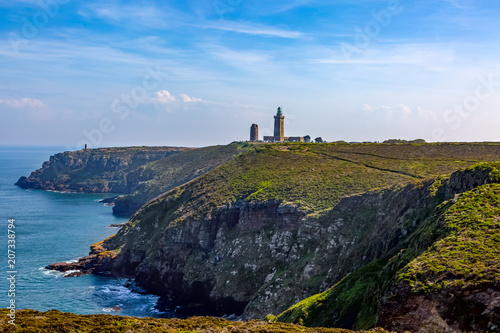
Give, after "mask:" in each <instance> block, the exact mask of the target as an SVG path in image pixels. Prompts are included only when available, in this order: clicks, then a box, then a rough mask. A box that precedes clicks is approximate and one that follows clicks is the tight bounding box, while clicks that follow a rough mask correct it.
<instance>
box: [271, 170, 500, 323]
mask: <svg viewBox="0 0 500 333" xmlns="http://www.w3.org/2000/svg"><path fill="white" fill-rule="evenodd" d="M499 167H500V164H499V163H494V164H487V163H482V164H478V165H476V166H474V167H471V168H469V169H467V170H465V171H460V172H456V173H454V174H453V175H452V176H451V177H449V178H441V179H438V180H436V181H435V182H434V184H433V185H432V186H431V188H430V189H429V190H430V191H429V193H428V195H427V198H428V199H427V200H428V202H429V203H431V205H430V208H431V210H429V212H430V213H431V214H426V215H425V216H423V217H424V220H423V221H422V222H421V223H420V225H419V226H418V227H417V228H414V231H412V232H409V233H408V237H407V238H406V239H405V240H404V241H402V242H400V245H399V246H396V247H395V248H393V249H392V251H389V252H387V253H386V255H383V256H381V257H380V258H379V259H377V260H375V261H373V262H371V263H370V264H368V265H364V266H362V267H361V268H359V269H357V270H355V271H354V272H353V273H351V274H350V275H348V276H346V277H345V278H344V279H342V280H341V281H340V282H339V283H337V284H336V285H334V286H333V287H331V288H330V289H328V290H326V291H325V292H323V293H320V294H317V295H314V296H312V297H310V298H308V299H305V300H303V301H301V302H299V303H297V304H295V305H294V306H292V307H290V308H289V309H288V310H286V311H285V312H283V313H282V314H280V315H279V316H278V318H277V320H278V321H282V322H294V323H301V324H304V325H307V326H334V327H351V328H352V327H353V328H354V329H361V328H363V327H372V326H375V325H377V326H382V327H384V328H386V329H391V330H397V331H405V330H409V331H412V332H450V333H451V332H456V331H495V330H497V329H498V327H499V326H498V325H499V324H500V316H499V313H500V295H499V292H498V291H499V287H500V274H499V272H500V270H499V268H500V267H499V262H498V258H500V250H499V249H498V245H497V244H496V243H497V242H498V239H499V237H500V231H499V227H500V224H499V222H498V217H499V216H500V201H499V200H500V184H498V182H499V181H500V171H499Z"/></svg>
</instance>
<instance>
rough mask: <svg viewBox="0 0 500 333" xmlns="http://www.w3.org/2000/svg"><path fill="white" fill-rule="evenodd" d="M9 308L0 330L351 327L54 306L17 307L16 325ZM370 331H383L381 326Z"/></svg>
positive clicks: (239, 332)
mask: <svg viewBox="0 0 500 333" xmlns="http://www.w3.org/2000/svg"><path fill="white" fill-rule="evenodd" d="M7 313H8V310H5V309H2V310H0V327H1V328H2V332H9V333H10V332H12V333H14V332H16V333H25V332H26V333H27V332H29V333H37V332H39V333H47V332H75V333H76V332H78V333H90V332H108V333H115V332H116V333H119V332H171V333H174V332H184V333H188V332H206V333H208V332H227V333H230V332H234V333H243V332H245V333H250V332H256V333H257V332H259V333H264V332H275V333H286V332H302V333H308V332H311V333H312V332H317V333H349V332H352V331H348V330H343V329H335V328H314V329H313V328H307V327H303V326H298V325H292V324H283V323H268V322H264V321H259V320H252V321H243V322H242V321H228V320H224V319H221V318H211V317H193V318H190V319H187V320H181V319H154V318H134V317H120V316H112V315H75V314H72V313H63V312H60V311H56V310H51V311H47V312H38V311H33V310H20V311H18V312H17V313H16V325H15V326H12V325H10V324H8V323H7V321H8V320H9V317H8V316H7ZM370 332H378V333H385V332H387V331H385V330H383V329H375V330H371V331H370Z"/></svg>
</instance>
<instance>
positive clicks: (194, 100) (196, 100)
mask: <svg viewBox="0 0 500 333" xmlns="http://www.w3.org/2000/svg"><path fill="white" fill-rule="evenodd" d="M179 96H180V97H181V98H182V100H183V101H184V102H186V103H191V102H205V101H204V100H202V99H201V98H196V97H189V96H188V95H186V94H180V95H179Z"/></svg>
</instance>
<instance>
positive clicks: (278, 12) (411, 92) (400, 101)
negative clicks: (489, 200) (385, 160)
mask: <svg viewBox="0 0 500 333" xmlns="http://www.w3.org/2000/svg"><path fill="white" fill-rule="evenodd" d="M499 17H500V2H498V1H491V0H432V1H431V0H358V1H356V0H338V1H328V0H321V1H320V0H291V1H271V0H265V1H263V0H252V1H250V0H203V1H201V0H198V1H195V0H179V1H177V0H170V1H169V0H164V1H142V0H137V1H119V0H99V1H95V0H87V1H76V0H73V1H71V0H22V1H13V0H0V117H1V118H0V145H9V146H14V145H29V146H64V147H67V148H68V149H69V150H76V149H79V148H81V147H82V146H83V145H84V144H85V143H87V144H88V145H89V147H108V146H140V145H155V146H191V147H201V146H208V145H215V144H227V143H230V142H232V141H240V140H248V139H249V135H250V126H251V125H252V124H253V123H256V124H258V125H259V134H260V135H261V137H262V136H263V135H272V128H273V116H274V115H275V113H276V109H277V107H281V108H282V110H283V114H284V116H285V134H286V135H287V136H304V135H310V136H311V137H313V138H315V137H322V138H323V139H324V140H327V141H337V140H345V141H348V142H352V141H356V142H358V141H383V140H386V139H393V138H398V139H407V140H411V139H417V138H422V139H425V140H427V141H431V142H435V141H500V131H499V130H498V129H499V127H500V42H499V41H500V21H499V19H498V18H499Z"/></svg>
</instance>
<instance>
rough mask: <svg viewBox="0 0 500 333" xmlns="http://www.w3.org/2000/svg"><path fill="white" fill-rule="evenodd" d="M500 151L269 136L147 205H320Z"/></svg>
mask: <svg viewBox="0 0 500 333" xmlns="http://www.w3.org/2000/svg"><path fill="white" fill-rule="evenodd" d="M499 157H500V145H497V144H424V145H411V144H406V145H388V144H303V143H302V144H274V145H269V144H264V145H260V146H256V148H255V149H253V150H250V151H249V152H247V153H245V154H242V155H240V156H238V157H236V158H235V159H233V160H231V161H229V162H228V163H225V164H223V165H221V166H220V167H218V168H216V169H214V170H212V171H211V172H209V173H207V174H205V175H203V176H202V177H200V178H198V179H197V180H196V181H195V182H192V183H190V184H187V185H186V186H182V187H180V188H177V189H175V190H174V191H172V192H169V193H166V194H165V195H164V196H162V197H160V198H158V199H156V200H154V201H152V202H150V203H149V205H148V206H149V208H151V207H154V205H155V204H157V203H159V202H172V200H175V205H176V207H177V208H178V209H179V210H178V211H177V212H176V215H177V216H178V217H179V216H182V215H186V214H191V213H194V214H204V213H206V212H208V211H210V210H211V209H213V208H215V207H217V206H220V205H223V204H226V203H228V202H232V201H236V200H248V201H252V200H255V201H262V200H283V201H285V202H294V203H297V204H300V205H302V208H303V209H306V210H309V211H311V212H317V211H322V210H325V209H328V208H331V207H333V206H334V205H335V204H337V203H338V202H339V200H340V199H341V198H342V197H345V196H350V195H353V194H358V193H364V192H366V191H369V190H372V189H376V188H382V187H387V186H392V185H398V184H401V185H402V184H407V183H409V182H416V181H420V180H422V179H430V178H433V177H436V176H438V175H442V174H449V173H451V172H453V171H455V170H457V169H459V168H465V167H468V166H471V165H473V164H474V163H477V162H480V161H494V160H497V159H498V158H499ZM179 198H180V199H181V200H177V199H179ZM149 208H148V209H145V210H144V211H143V213H145V214H143V217H142V218H144V217H145V216H144V215H148V214H147V212H148V211H149ZM170 208H171V207H170ZM170 208H169V209H170ZM175 222H178V221H175Z"/></svg>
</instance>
